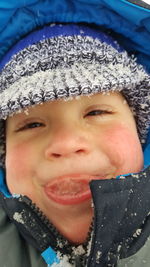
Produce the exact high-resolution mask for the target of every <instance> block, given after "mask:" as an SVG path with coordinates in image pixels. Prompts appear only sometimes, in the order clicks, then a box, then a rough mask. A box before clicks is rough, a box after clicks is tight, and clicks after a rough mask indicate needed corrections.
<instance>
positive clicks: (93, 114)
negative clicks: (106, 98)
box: [86, 109, 112, 116]
mask: <svg viewBox="0 0 150 267" xmlns="http://www.w3.org/2000/svg"><path fill="white" fill-rule="evenodd" d="M105 114H112V112H111V111H108V110H101V109H96V110H92V111H90V112H89V113H87V114H86V116H97V115H105Z"/></svg>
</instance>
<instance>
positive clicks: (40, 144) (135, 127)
mask: <svg viewBox="0 0 150 267" xmlns="http://www.w3.org/2000/svg"><path fill="white" fill-rule="evenodd" d="M1 66H2V67H1V73H0V88H1V93H0V94H1V95H0V118H1V139H0V146H1V150H0V151H1V167H2V168H1V170H3V173H1V175H2V176H3V180H2V179H1V212H0V229H1V234H0V244H1V245H0V258H1V259H2V262H3V265H2V266H15V267H16V266H18V267H19V266H21V267H22V266H24V267H26V266H28V267H30V266H32V267H34V266H36V267H37V266H39V267H42V266H47V265H48V266H64V267H66V266H88V267H95V266H119V267H121V266H142V264H143V265H144V264H145V265H144V266H149V262H150V258H149V255H148V254H149V252H148V246H150V244H149V239H148V237H149V229H150V223H149V216H148V215H149V204H150V203H149V202H150V198H149V194H150V190H149V188H150V184H149V183H150V182H149V175H150V173H149V169H147V170H143V168H144V163H143V151H142V144H144V143H145V142H146V136H147V132H148V128H149V113H150V112H149V95H148V90H149V84H150V77H149V75H148V74H147V73H146V72H145V70H144V69H143V67H142V66H141V65H138V64H137V63H136V60H135V59H134V58H130V57H129V56H128V55H127V53H126V52H125V51H123V49H122V48H121V47H120V46H119V45H118V44H117V43H116V41H114V40H113V39H112V38H111V37H110V36H109V35H107V34H105V33H103V32H100V31H99V30H95V29H93V28H90V27H87V26H83V25H75V24H68V25H59V24H58V25H50V26H46V27H43V28H42V29H39V30H36V31H34V32H32V33H30V34H29V35H27V36H26V37H25V38H23V39H22V40H21V41H19V42H18V43H17V44H16V45H15V46H14V47H13V48H12V49H11V50H10V51H9V52H8V53H7V55H6V56H5V57H4V59H3V61H2V62H1ZM125 176H127V177H125ZM89 184H90V186H89ZM41 255H42V256H41ZM42 257H43V258H42ZM144 260H145V262H144Z"/></svg>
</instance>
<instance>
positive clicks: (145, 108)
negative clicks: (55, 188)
mask: <svg viewBox="0 0 150 267" xmlns="http://www.w3.org/2000/svg"><path fill="white" fill-rule="evenodd" d="M149 88H150V76H149V75H148V74H147V73H146V71H145V70H144V69H143V67H142V66H141V65H139V64H137V62H136V59H135V58H134V57H129V56H128V55H127V52H126V51H124V50H123V49H122V48H121V47H120V46H119V44H118V43H117V42H116V41H114V40H113V39H112V38H111V37H110V36H109V35H107V34H105V33H103V32H100V31H99V30H96V29H93V28H90V27H87V26H83V25H74V24H68V25H62V24H61V25H59V24H58V25H49V26H46V27H44V28H42V29H39V30H36V31H34V32H32V33H30V34H29V35H27V36H26V37H25V38H24V39H22V40H21V41H19V42H18V43H17V44H16V45H15V46H14V47H13V48H12V49H11V50H10V51H9V52H8V53H7V54H6V56H5V57H4V58H3V60H2V61H1V63H0V162H1V164H2V166H3V167H4V162H5V127H4V124H5V122H4V120H5V119H6V118H7V117H8V116H11V115H13V114H15V113H18V112H20V111H21V110H23V109H24V110H26V109H27V108H28V107H29V106H32V105H36V104H39V103H42V102H45V101H52V100H55V99H65V100H67V99H70V98H72V97H78V96H80V95H92V94H96V93H99V92H102V93H104V94H106V93H109V92H110V91H121V92H122V94H123V95H124V96H125V98H126V99H127V101H128V103H129V105H130V107H131V108H132V110H133V112H134V114H135V117H136V122H137V127H138V132H139V136H140V140H141V143H144V142H145V138H146V134H147V130H148V128H149V121H150V112H149V106H150V97H149V95H148V92H149Z"/></svg>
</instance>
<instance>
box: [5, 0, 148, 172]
mask: <svg viewBox="0 0 150 267" xmlns="http://www.w3.org/2000/svg"><path fill="white" fill-rule="evenodd" d="M131 2H132V3H131ZM134 2H138V1H134V0H109V1H108V0H72V1H70V0H20V1H18V0H11V1H10V0H1V1H0V21H1V23H0V64H2V62H3V56H4V54H5V53H6V52H7V51H8V50H9V48H11V46H12V45H13V44H15V42H17V40H19V39H20V38H21V37H23V36H25V35H26V34H27V33H29V32H30V31H32V30H34V29H35V28H37V27H40V26H42V25H45V24H47V23H54V22H63V23H68V22H74V23H79V22H85V23H94V24H96V25H98V26H102V27H105V28H108V29H111V30H113V31H114V32H115V33H116V34H117V38H118V40H119V42H120V43H121V45H122V46H123V47H124V48H125V49H126V50H127V51H128V52H129V53H135V54H136V57H137V59H138V62H139V63H141V64H142V65H143V66H144V67H145V68H146V70H147V71H148V72H150V5H144V6H142V5H141V4H140V5H141V6H138V5H135V4H134ZM139 2H141V3H143V1H139ZM143 149H144V159H145V167H146V166H148V165H150V134H149V136H148V139H147V142H146V145H145V147H144V148H143ZM0 175H2V174H1V173H0Z"/></svg>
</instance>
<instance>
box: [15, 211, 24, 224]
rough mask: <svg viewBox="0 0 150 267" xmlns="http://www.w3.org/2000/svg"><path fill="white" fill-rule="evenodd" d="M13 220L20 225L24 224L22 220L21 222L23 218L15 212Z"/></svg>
mask: <svg viewBox="0 0 150 267" xmlns="http://www.w3.org/2000/svg"><path fill="white" fill-rule="evenodd" d="M13 219H14V220H15V221H16V222H18V223H22V224H24V220H23V217H22V214H21V213H19V212H15V213H14V215H13Z"/></svg>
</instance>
